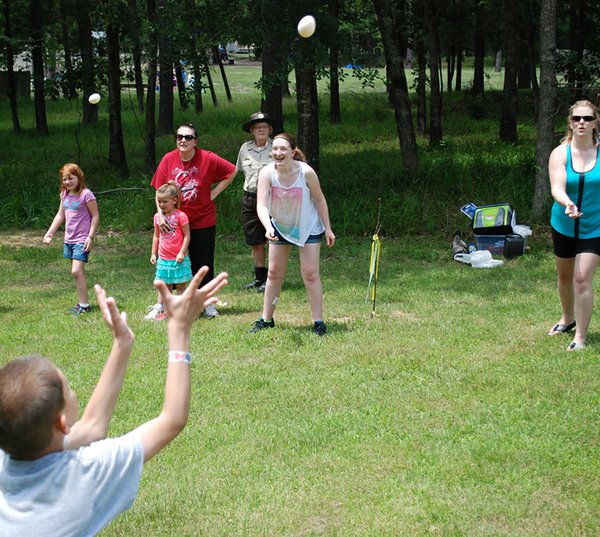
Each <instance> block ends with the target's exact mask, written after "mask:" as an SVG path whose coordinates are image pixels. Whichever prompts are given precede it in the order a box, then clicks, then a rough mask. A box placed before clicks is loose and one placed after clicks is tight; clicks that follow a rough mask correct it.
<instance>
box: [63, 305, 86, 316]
mask: <svg viewBox="0 0 600 537" xmlns="http://www.w3.org/2000/svg"><path fill="white" fill-rule="evenodd" d="M91 311H92V307H91V306H82V305H81V304H77V305H76V306H73V307H72V308H71V309H70V310H69V311H67V313H70V314H71V315H81V314H83V313H90V312H91Z"/></svg>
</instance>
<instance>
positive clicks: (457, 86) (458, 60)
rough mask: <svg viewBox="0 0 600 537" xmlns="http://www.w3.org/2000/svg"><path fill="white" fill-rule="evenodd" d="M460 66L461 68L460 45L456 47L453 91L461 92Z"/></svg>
mask: <svg viewBox="0 0 600 537" xmlns="http://www.w3.org/2000/svg"><path fill="white" fill-rule="evenodd" d="M462 66H463V49H462V44H461V45H460V46H459V47H458V50H457V52H456V82H455V83H454V90H455V91H461V90H462Z"/></svg>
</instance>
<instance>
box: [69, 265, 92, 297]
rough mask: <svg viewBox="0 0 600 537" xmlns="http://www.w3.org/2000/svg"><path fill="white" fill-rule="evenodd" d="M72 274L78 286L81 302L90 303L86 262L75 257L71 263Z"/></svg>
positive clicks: (78, 295)
mask: <svg viewBox="0 0 600 537" xmlns="http://www.w3.org/2000/svg"><path fill="white" fill-rule="evenodd" d="M71 275H72V276H73V278H74V279H75V285H76V286H77V298H78V300H79V304H89V298H88V288H87V280H86V279H85V263H84V262H83V261H80V260H79V259H73V260H72V263H71Z"/></svg>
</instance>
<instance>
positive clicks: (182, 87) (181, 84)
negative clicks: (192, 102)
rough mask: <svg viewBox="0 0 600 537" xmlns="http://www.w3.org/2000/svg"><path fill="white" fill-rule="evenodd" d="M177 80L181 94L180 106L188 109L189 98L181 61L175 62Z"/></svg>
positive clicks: (179, 93) (178, 90)
mask: <svg viewBox="0 0 600 537" xmlns="http://www.w3.org/2000/svg"><path fill="white" fill-rule="evenodd" d="M175 80H177V94H178V96H179V106H180V107H181V109H182V110H187V98H186V96H185V82H184V81H183V68H182V67H181V63H180V62H177V63H176V64H175Z"/></svg>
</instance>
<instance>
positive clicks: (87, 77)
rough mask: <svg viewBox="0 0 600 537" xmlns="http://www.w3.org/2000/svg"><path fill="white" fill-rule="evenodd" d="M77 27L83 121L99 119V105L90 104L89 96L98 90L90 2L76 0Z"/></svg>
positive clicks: (92, 121) (93, 121) (88, 121)
mask: <svg viewBox="0 0 600 537" xmlns="http://www.w3.org/2000/svg"><path fill="white" fill-rule="evenodd" d="M75 5H76V13H77V27H78V36H79V52H80V54H81V85H82V90H83V99H82V101H81V102H82V108H83V122H84V123H96V122H97V121H98V107H97V106H95V105H93V104H90V103H89V102H88V100H87V98H88V97H89V96H90V95H91V94H92V93H94V91H95V90H96V88H95V84H96V77H95V69H94V54H93V52H92V48H93V44H92V23H91V21H90V13H89V4H88V2H75Z"/></svg>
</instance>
